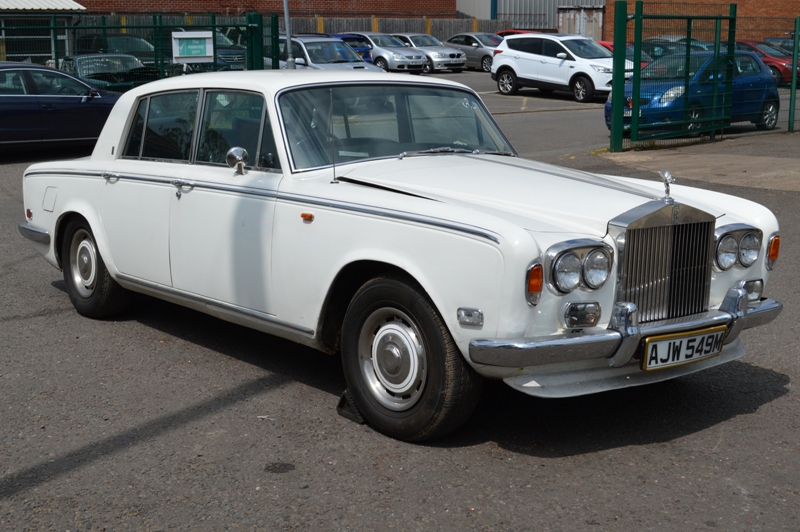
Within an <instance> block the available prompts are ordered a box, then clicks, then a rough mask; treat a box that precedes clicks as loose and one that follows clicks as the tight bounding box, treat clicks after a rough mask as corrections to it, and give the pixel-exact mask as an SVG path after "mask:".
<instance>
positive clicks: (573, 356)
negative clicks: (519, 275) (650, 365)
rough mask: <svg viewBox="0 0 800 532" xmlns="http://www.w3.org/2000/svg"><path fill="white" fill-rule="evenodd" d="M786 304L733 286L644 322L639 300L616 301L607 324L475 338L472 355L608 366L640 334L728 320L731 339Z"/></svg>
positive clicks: (622, 357)
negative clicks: (704, 306)
mask: <svg viewBox="0 0 800 532" xmlns="http://www.w3.org/2000/svg"><path fill="white" fill-rule="evenodd" d="M782 309H783V305H782V304H780V303H779V302H777V301H775V300H772V299H762V300H760V301H758V302H755V303H750V304H749V305H748V301H747V292H746V291H745V290H744V289H742V288H731V289H730V290H728V293H727V294H726V296H725V299H724V300H723V302H722V305H720V307H719V309H718V310H710V311H708V312H706V313H704V314H697V315H694V316H688V317H686V318H678V319H671V320H664V321H658V322H652V323H647V324H645V325H642V326H639V323H638V317H637V312H638V311H637V308H636V305H635V304H633V303H625V302H622V303H617V304H616V305H615V306H614V309H613V310H612V315H611V319H610V320H609V324H608V327H607V328H606V329H602V328H600V327H593V328H587V329H581V330H577V331H574V332H572V331H565V332H561V333H559V334H555V335H552V336H539V337H533V338H508V339H506V338H499V339H491V340H473V341H472V342H470V344H469V356H470V358H471V359H472V361H473V362H475V363H476V364H486V365H488V366H499V367H516V368H523V367H530V366H541V365H544V364H552V363H558V362H574V361H577V360H589V359H593V358H606V359H608V365H609V366H612V367H621V366H624V365H625V364H627V363H628V362H630V360H631V358H632V357H633V355H634V353H635V352H636V350H637V349H638V348H639V345H640V343H641V340H642V339H644V338H646V337H648V336H656V335H661V334H668V333H678V332H687V331H692V330H699V329H705V328H708V327H713V326H716V325H726V326H727V327H728V333H727V335H726V336H725V343H726V344H728V343H730V342H732V341H734V340H735V339H736V338H737V337H738V336H739V333H740V332H742V330H744V329H749V328H750V327H758V326H760V325H764V324H766V323H769V322H771V321H772V320H774V319H775V318H776V317H777V316H778V315H779V314H780V313H781V310H782Z"/></svg>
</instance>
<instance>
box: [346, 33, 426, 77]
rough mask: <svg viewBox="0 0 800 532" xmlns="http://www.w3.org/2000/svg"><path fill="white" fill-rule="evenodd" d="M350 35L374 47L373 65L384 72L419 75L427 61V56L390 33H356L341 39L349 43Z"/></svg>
mask: <svg viewBox="0 0 800 532" xmlns="http://www.w3.org/2000/svg"><path fill="white" fill-rule="evenodd" d="M348 35H352V36H355V37H360V38H361V39H360V40H364V39H366V40H367V41H368V42H369V44H370V46H372V64H373V65H375V66H377V67H380V68H382V69H383V70H389V71H392V72H411V73H412V74H419V73H421V72H422V69H423V67H424V66H425V62H426V61H427V59H426V58H425V54H423V53H422V52H418V51H416V50H409V49H408V48H407V47H406V46H405V45H404V44H403V43H402V42H401V41H399V40H397V39H396V38H394V37H392V36H391V35H389V34H388V33H376V32H371V31H366V32H355V31H354V32H350V33H349V34H347V35H341V36H340V37H339V38H340V39H342V40H343V41H344V42H347V41H348Z"/></svg>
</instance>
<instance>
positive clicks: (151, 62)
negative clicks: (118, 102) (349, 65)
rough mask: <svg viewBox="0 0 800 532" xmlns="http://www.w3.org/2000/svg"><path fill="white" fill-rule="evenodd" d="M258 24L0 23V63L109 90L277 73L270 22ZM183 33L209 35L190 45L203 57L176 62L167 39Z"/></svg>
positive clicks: (189, 20)
mask: <svg viewBox="0 0 800 532" xmlns="http://www.w3.org/2000/svg"><path fill="white" fill-rule="evenodd" d="M263 19H264V17H263V16H262V15H260V14H257V13H253V14H248V15H247V16H245V17H216V16H215V15H213V14H211V15H207V16H169V15H152V16H133V15H129V16H108V17H106V16H97V17H84V18H80V19H78V20H77V21H68V20H66V19H63V18H58V17H56V16H55V15H53V16H52V17H50V18H49V19H47V18H39V19H17V20H15V19H3V20H2V22H1V23H0V61H21V62H29V63H38V64H42V65H48V66H53V67H56V68H60V69H63V70H66V71H68V72H70V73H72V74H75V75H78V76H80V77H83V78H86V79H87V80H90V81H94V82H96V83H97V84H98V86H100V88H110V89H111V90H124V89H125V88H130V87H131V86H134V85H136V84H139V83H143V82H147V81H152V80H153V79H158V78H164V77H169V76H174V75H182V74H189V73H194V72H208V71H219V70H261V69H265V68H266V69H272V68H279V62H278V34H279V29H278V17H277V15H271V16H269V17H268V22H267V23H266V24H265V23H264V20H263ZM68 22H70V23H68ZM187 32H204V33H203V35H204V36H209V37H208V38H205V39H199V38H198V39H197V40H198V41H202V43H203V44H205V42H210V43H211V53H210V56H209V54H207V53H202V54H200V55H201V56H203V57H202V58H192V57H183V58H176V56H175V55H174V53H173V52H174V50H173V35H176V36H181V35H182V34H186V35H187V37H188V36H190V35H194V34H192V33H187ZM190 40H192V39H188V38H187V39H183V41H184V42H188V41H190ZM178 42H180V40H179V41H178ZM187 49H188V48H187ZM123 79H124V80H125V82H124V83H122V82H120V80H123ZM109 84H111V86H109Z"/></svg>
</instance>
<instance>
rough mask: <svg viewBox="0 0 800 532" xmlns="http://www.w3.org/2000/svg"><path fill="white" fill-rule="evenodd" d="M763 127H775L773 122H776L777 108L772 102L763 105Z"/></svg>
mask: <svg viewBox="0 0 800 532" xmlns="http://www.w3.org/2000/svg"><path fill="white" fill-rule="evenodd" d="M761 118H762V119H763V122H764V127H766V128H767V129H772V128H774V127H775V124H777V123H778V110H777V109H776V107H775V103H774V102H767V103H766V104H765V105H764V111H763V114H762V117H761Z"/></svg>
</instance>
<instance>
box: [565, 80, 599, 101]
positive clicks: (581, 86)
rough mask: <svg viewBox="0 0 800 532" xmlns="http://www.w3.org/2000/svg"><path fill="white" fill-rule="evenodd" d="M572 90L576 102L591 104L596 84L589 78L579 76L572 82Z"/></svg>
mask: <svg viewBox="0 0 800 532" xmlns="http://www.w3.org/2000/svg"><path fill="white" fill-rule="evenodd" d="M570 88H571V89H572V96H573V97H574V98H575V101H576V102H580V103H584V102H590V101H592V99H593V98H594V84H593V83H592V80H590V79H589V78H587V77H584V76H578V77H577V78H575V79H574V80H572V87H570Z"/></svg>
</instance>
